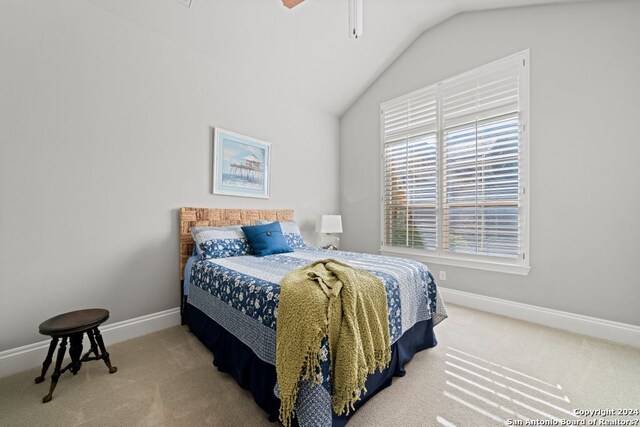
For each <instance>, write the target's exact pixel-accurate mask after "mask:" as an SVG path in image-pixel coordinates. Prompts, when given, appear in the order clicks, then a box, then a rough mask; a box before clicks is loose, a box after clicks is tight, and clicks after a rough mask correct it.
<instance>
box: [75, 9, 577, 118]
mask: <svg viewBox="0 0 640 427" xmlns="http://www.w3.org/2000/svg"><path fill="white" fill-rule="evenodd" d="M87 1H89V2H91V3H93V4H95V5H96V6H98V7H100V8H102V9H105V10H108V11H110V12H113V13H115V14H117V15H120V16H121V17H123V18H125V19H127V20H129V21H132V22H134V23H136V24H138V25H141V26H143V27H145V28H147V29H149V30H151V31H153V32H155V33H158V34H160V35H162V36H165V37H168V38H170V39H172V40H174V41H175V42H177V43H180V44H181V45H183V46H185V47H187V48H190V49H194V50H196V51H198V52H200V53H202V54H204V55H206V56H208V57H210V58H211V59H212V60H213V61H215V62H217V63H219V64H220V66H224V67H229V68H231V69H233V70H234V71H235V72H237V73H238V74H240V75H243V76H245V77H246V78H249V79H252V80H256V81H258V82H260V83H261V84H264V85H267V86H270V87H273V88H276V89H277V90H279V91H282V92H283V93H285V94H286V95H287V96H290V97H292V98H294V99H295V100H296V101H297V102H301V103H305V104H309V105H312V106H314V107H317V108H320V109H323V110H326V111H329V112H331V113H333V114H335V115H338V116H340V115H342V113H343V112H344V111H345V110H346V109H347V108H348V107H349V106H350V105H351V104H352V103H353V102H354V101H355V100H356V99H357V97H358V96H359V95H360V94H361V93H362V92H363V91H364V90H365V89H366V88H367V87H368V86H369V85H370V84H371V83H372V82H373V81H374V80H375V79H376V78H377V77H378V76H379V75H380V73H382V72H383V71H384V70H385V69H386V68H387V67H388V66H389V65H390V64H391V63H392V62H393V61H394V60H395V59H396V58H397V57H398V55H400V53H402V51H403V50H404V49H406V48H407V47H408V46H409V45H410V44H411V42H412V41H413V40H415V39H416V38H417V37H418V36H419V35H420V34H421V33H422V32H424V31H426V30H428V29H429V28H431V27H433V26H435V25H437V24H438V23H441V22H443V21H445V20H447V19H449V18H451V17H452V16H454V15H456V14H458V13H462V12H467V11H475V10H485V9H493V8H503V7H518V6H527V5H536V4H545V3H565V2H573V1H580V0H364V6H363V9H364V13H363V18H364V25H363V28H364V34H363V36H362V37H361V38H360V39H358V40H354V39H350V38H349V37H348V33H347V28H348V8H347V5H348V2H347V0H306V1H304V2H303V3H301V4H300V5H298V6H297V7H295V8H294V9H287V8H285V7H283V5H282V2H281V0H192V1H191V7H190V8H187V7H185V6H184V5H183V2H184V1H185V0H136V1H131V0H87Z"/></svg>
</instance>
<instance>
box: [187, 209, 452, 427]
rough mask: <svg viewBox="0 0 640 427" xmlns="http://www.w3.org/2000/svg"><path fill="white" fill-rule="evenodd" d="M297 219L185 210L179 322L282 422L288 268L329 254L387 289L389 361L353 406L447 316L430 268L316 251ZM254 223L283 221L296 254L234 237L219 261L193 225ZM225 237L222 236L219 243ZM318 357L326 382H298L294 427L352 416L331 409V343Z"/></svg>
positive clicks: (387, 379) (386, 381) (431, 339)
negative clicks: (281, 316) (280, 344)
mask: <svg viewBox="0 0 640 427" xmlns="http://www.w3.org/2000/svg"><path fill="white" fill-rule="evenodd" d="M292 220H293V211H289V210H286V211H266V210H229V209H200V208H182V209H181V210H180V233H181V236H180V238H181V249H180V253H181V258H180V261H181V277H183V279H184V280H183V283H182V285H181V293H182V294H183V302H184V304H183V312H182V314H183V321H184V322H185V323H186V324H187V325H188V327H189V329H190V331H191V332H192V333H194V334H195V335H196V336H197V337H198V338H199V339H200V341H202V343H203V344H204V345H205V346H206V347H207V348H209V349H210V350H211V351H212V353H213V356H214V360H213V364H214V365H215V366H216V367H217V368H218V369H219V370H221V371H223V372H227V373H229V374H230V375H232V376H233V378H234V379H235V380H236V382H237V383H238V384H239V385H240V386H242V387H243V388H245V389H247V390H249V391H250V392H251V394H252V395H253V398H254V400H255V401H256V403H257V404H258V405H259V406H260V407H261V408H262V409H263V410H265V411H266V412H267V414H268V416H269V419H270V420H271V421H277V420H278V413H279V408H280V400H279V398H278V385H277V376H276V369H275V361H276V325H277V316H278V301H279V297H280V285H279V283H280V281H281V279H282V278H283V277H284V276H285V275H286V274H287V273H288V272H290V271H292V270H294V269H297V268H300V267H303V266H306V265H308V264H310V263H311V262H313V261H317V260H321V259H327V258H332V259H336V260H338V261H342V262H344V263H345V264H348V265H350V266H351V267H354V268H357V269H361V270H365V271H368V272H370V273H372V274H373V275H375V276H376V277H377V278H379V279H380V280H381V281H382V282H383V284H384V286H385V289H386V294H387V304H388V309H389V313H388V320H389V335H390V341H391V344H392V345H391V350H392V356H391V363H390V364H389V366H388V367H387V368H386V369H384V370H383V371H376V372H375V373H374V374H370V375H369V376H368V377H367V381H366V390H367V392H366V393H363V395H361V398H360V400H359V401H358V402H357V403H356V404H355V410H358V408H359V407H361V406H362V405H363V404H364V403H366V402H367V400H369V399H370V398H371V397H372V396H374V395H375V394H376V393H377V392H378V391H380V390H382V389H384V388H385V387H387V386H389V385H391V381H392V377H393V376H402V375H404V374H405V371H404V366H405V364H406V363H407V362H409V361H410V360H411V358H412V357H413V355H414V354H415V353H416V352H418V351H421V350H424V349H427V348H430V347H433V346H435V345H436V344H437V341H436V338H435V335H434V332H433V328H434V326H435V325H437V324H438V323H439V322H441V321H442V320H444V319H445V318H446V317H447V313H446V309H445V307H444V304H443V302H442V300H441V298H440V295H439V293H438V289H437V286H436V283H435V281H434V279H433V276H432V275H431V273H430V272H429V270H428V268H427V267H426V266H425V265H424V264H421V263H419V262H416V261H413V260H408V259H402V258H395V257H385V256H379V255H370V254H361V253H351V252H342V251H328V250H324V249H317V248H313V247H310V246H307V245H306V244H305V243H304V241H303V240H302V238H301V236H300V235H299V230H298V229H297V226H295V223H293V222H292ZM256 221H258V222H259V221H263V222H267V221H282V224H283V227H282V228H283V231H284V232H285V234H284V235H285V237H286V238H287V241H288V242H289V243H290V246H291V248H292V252H288V253H279V254H274V255H269V256H262V257H257V256H254V255H252V254H251V251H250V249H249V248H245V247H243V243H242V242H240V243H238V239H234V238H230V239H224V240H217V241H216V242H217V246H216V247H215V248H214V253H215V254H217V255H216V256H218V255H220V257H213V258H212V257H206V256H204V255H203V253H201V251H200V250H199V249H200V247H205V246H206V244H208V241H206V240H205V241H200V242H199V243H198V242H196V244H195V246H194V244H193V240H192V237H191V236H192V234H191V233H192V232H193V231H194V230H205V231H206V229H207V227H218V228H219V229H224V228H225V227H228V228H229V230H230V231H229V233H232V232H235V231H231V230H233V227H234V226H235V225H236V224H254V223H255V222H256ZM286 224H291V225H290V226H289V225H286ZM217 232H218V233H220V231H217ZM222 232H223V233H225V232H226V231H222ZM196 240H198V238H196ZM221 241H223V242H225V243H224V245H222V246H221V245H220V244H219V243H220V242H221ZM194 247H195V248H196V249H195V250H194V249H192V248H194ZM205 249H208V248H206V247H205ZM216 251H217V252H216ZM320 354H321V355H322V358H321V360H322V363H321V372H318V375H319V376H320V378H316V383H319V384H316V385H314V384H313V383H311V382H307V381H303V382H302V383H301V384H300V386H299V392H298V398H297V402H296V405H295V418H294V420H293V421H294V425H296V424H297V425H300V426H342V425H345V424H346V423H347V422H348V419H349V418H350V417H351V415H353V413H354V411H351V412H349V413H348V414H343V415H337V414H335V413H334V412H333V411H332V406H331V372H330V361H329V351H328V344H327V341H326V340H324V341H323V345H322V349H321V352H320Z"/></svg>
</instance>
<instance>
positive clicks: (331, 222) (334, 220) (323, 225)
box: [316, 215, 342, 233]
mask: <svg viewBox="0 0 640 427" xmlns="http://www.w3.org/2000/svg"><path fill="white" fill-rule="evenodd" d="M316 231H317V232H318V233H342V216H341V215H320V216H318V222H317V223H316Z"/></svg>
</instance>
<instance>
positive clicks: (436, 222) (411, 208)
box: [382, 52, 528, 265]
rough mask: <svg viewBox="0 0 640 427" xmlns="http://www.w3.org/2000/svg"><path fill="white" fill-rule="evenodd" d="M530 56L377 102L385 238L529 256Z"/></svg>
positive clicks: (441, 251)
mask: <svg viewBox="0 0 640 427" xmlns="http://www.w3.org/2000/svg"><path fill="white" fill-rule="evenodd" d="M526 58H527V53H526V52H521V53H520V54H516V55H512V56H510V57H507V58H505V59H502V60H499V61H495V62H493V63H491V64H488V65H485V66H483V67H479V68H477V69H475V70H473V71H470V72H468V73H464V74H461V75H459V76H456V77H454V78H451V79H447V80H445V81H443V82H441V83H439V84H437V85H433V86H430V87H428V88H425V89H422V90H420V91H417V92H414V93H412V94H409V95H407V96H404V97H401V98H398V99H396V100H393V101H389V102H387V103H384V104H382V139H383V144H384V150H383V158H384V197H383V212H384V213H383V216H384V226H383V228H384V230H383V233H384V237H383V242H382V243H383V246H394V247H405V248H415V249H422V250H428V251H430V252H433V253H434V254H435V255H436V256H445V257H448V256H462V257H467V258H468V257H469V256H476V257H477V256H479V257H481V258H486V257H500V258H501V259H502V260H504V261H503V262H508V263H514V264H516V263H517V264H521V265H524V264H527V263H528V261H527V262H526V263H525V262H524V261H523V260H524V257H525V248H526V238H527V235H526V233H525V231H526V227H525V224H526V221H525V220H526V218H525V213H526V209H525V207H526V206H525V203H526V200H525V188H524V184H525V178H526V175H525V173H524V172H525V169H524V166H525V163H524V160H525V156H524V154H525V150H524V145H523V139H524V138H523V137H524V135H525V133H524V128H525V125H526V123H525V122H526V119H527V114H528V113H527V109H528V108H527V107H528V105H526V104H527V103H528V92H527V90H528V87H527V85H526V81H525V79H526V74H525V72H526V65H527V64H526V62H525V60H526ZM509 259H512V260H513V261H509Z"/></svg>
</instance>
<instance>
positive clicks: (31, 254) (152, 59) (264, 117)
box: [0, 0, 339, 351]
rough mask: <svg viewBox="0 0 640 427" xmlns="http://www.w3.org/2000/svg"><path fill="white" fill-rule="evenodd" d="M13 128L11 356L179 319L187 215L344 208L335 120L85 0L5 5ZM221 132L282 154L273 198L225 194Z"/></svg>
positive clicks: (7, 190) (8, 268)
mask: <svg viewBox="0 0 640 427" xmlns="http://www.w3.org/2000/svg"><path fill="white" fill-rule="evenodd" d="M0 117H1V119H0V120H1V125H0V351H2V350H5V349H9V348H14V347H17V346H20V345H24V344H29V343H32V342H36V341H39V340H42V339H44V337H42V336H40V335H38V333H37V327H38V324H39V323H40V322H42V321H43V320H45V319H47V318H48V317H50V316H52V315H54V314H58V313H61V312H64V311H68V310H73V309H78V308H86V307H94V306H97V307H105V308H107V309H109V310H110V311H111V320H110V322H114V321H120V320H125V319H130V318H133V317H137V316H142V315H145V314H149V313H154V312H158V311H161V310H164V309H168V308H171V307H176V306H178V305H179V290H178V286H179V281H178V239H177V236H178V230H177V224H178V223H177V221H178V214H177V209H178V208H179V207H181V206H201V207H228V208H233V207H239V208H243V207H255V208H293V209H295V210H296V218H297V220H298V221H299V223H300V224H301V226H302V228H303V231H306V232H307V233H306V235H307V237H313V226H314V221H315V216H316V215H317V214H320V213H325V212H335V211H337V210H338V206H339V200H338V167H337V163H338V138H339V128H338V119H337V118H336V117H335V116H333V115H331V114H328V113H326V112H323V111H319V110H315V109H313V108H311V107H308V106H305V105H299V104H297V103H296V102H295V101H294V100H293V99H291V98H290V97H287V96H283V95H282V94H281V93H279V92H278V91H276V90H274V89H271V88H268V87H263V86H261V85H260V84H258V83H257V82H256V81H254V80H252V79H249V78H247V77H244V76H243V75H241V74H240V73H238V72H236V70H234V69H231V68H230V67H228V66H226V64H224V63H221V62H218V61H216V60H215V58H214V60H212V59H209V58H206V57H204V56H202V55H201V54H199V53H196V52H194V51H191V50H188V49H186V48H185V47H183V46H181V45H178V44H176V43H173V42H172V41H170V40H168V39H167V38H165V37H161V36H159V35H157V34H155V33H152V32H150V31H148V30H145V29H143V28H141V27H139V26H136V25H135V24H132V23H131V22H129V21H126V20H124V19H122V18H119V17H118V16H117V15H114V14H112V13H109V12H105V11H104V10H102V9H100V8H97V7H96V6H94V5H92V4H90V3H87V2H84V1H80V0H2V1H0ZM213 126H220V127H224V128H226V129H230V130H234V131H236V132H239V133H243V134H246V135H250V136H254V137H257V138H260V139H264V140H266V141H270V142H271V143H272V144H273V145H272V179H271V199H269V200H262V199H249V198H236V197H225V196H214V195H212V194H211V155H212V139H211V127H213ZM312 160H313V163H312V162H311V161H312ZM317 164H321V165H322V168H323V172H324V173H323V174H318V173H312V172H311V171H310V166H313V168H314V169H315V166H314V165H317ZM333 165H336V166H333Z"/></svg>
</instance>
